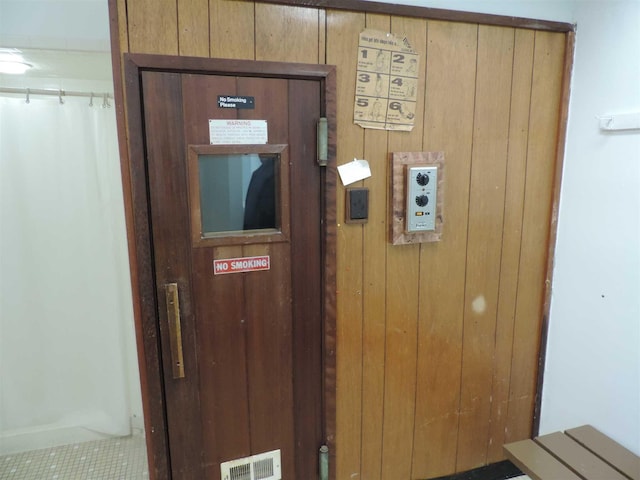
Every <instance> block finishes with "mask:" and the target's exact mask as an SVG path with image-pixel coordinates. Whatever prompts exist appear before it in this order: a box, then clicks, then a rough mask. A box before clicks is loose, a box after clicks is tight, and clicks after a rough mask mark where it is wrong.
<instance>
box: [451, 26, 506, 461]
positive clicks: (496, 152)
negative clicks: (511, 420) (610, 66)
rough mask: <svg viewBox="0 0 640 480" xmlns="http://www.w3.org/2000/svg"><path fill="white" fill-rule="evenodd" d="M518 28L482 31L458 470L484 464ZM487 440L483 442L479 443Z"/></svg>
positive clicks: (479, 35)
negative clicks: (514, 44)
mask: <svg viewBox="0 0 640 480" xmlns="http://www.w3.org/2000/svg"><path fill="white" fill-rule="evenodd" d="M513 41H514V30H513V29H510V28H504V27H488V26H484V25H481V26H480V27H479V29H478V55H477V71H476V91H475V111H474V119H473V153H472V157H471V185H470V189H471V190H470V197H469V223H468V228H467V260H466V261H467V268H466V271H467V273H466V279H465V300H464V325H463V329H464V330H463V332H464V336H463V346H462V377H461V381H462V385H461V398H460V423H459V432H458V453H457V460H456V470H458V471H465V470H471V469H474V468H477V467H481V466H483V465H485V463H486V455H487V440H486V439H487V438H488V436H489V435H488V433H489V432H488V431H489V417H490V409H491V381H492V370H493V355H492V353H490V352H493V351H494V348H495V339H496V335H495V333H496V315H497V304H498V290H499V280H500V255H501V250H502V236H503V235H502V229H503V218H504V209H505V188H506V186H505V183H506V170H507V146H508V142H507V139H508V133H509V106H510V102H511V76H512V62H513ZM480 439H482V440H480Z"/></svg>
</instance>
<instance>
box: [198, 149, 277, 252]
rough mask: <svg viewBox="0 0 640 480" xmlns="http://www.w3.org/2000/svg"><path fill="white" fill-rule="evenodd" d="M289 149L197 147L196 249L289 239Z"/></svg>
mask: <svg viewBox="0 0 640 480" xmlns="http://www.w3.org/2000/svg"><path fill="white" fill-rule="evenodd" d="M287 170H288V161H287V160H286V145H251V146H249V145H243V146H235V145H223V146H221V145H192V146H190V147H189V191H190V195H189V197H190V198H189V200H190V210H191V231H192V240H193V242H194V245H196V246H217V245H234V244H248V243H265V242H276V241H285V240H287V238H288V231H289V225H288V221H289V216H288V200H287V199H288V190H289V189H288V183H287V182H286V178H287Z"/></svg>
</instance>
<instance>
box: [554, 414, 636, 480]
mask: <svg viewBox="0 0 640 480" xmlns="http://www.w3.org/2000/svg"><path fill="white" fill-rule="evenodd" d="M565 433H566V434H567V435H568V436H570V437H571V438H573V439H574V440H575V441H576V442H578V443H579V444H580V445H582V446H583V447H585V448H586V449H587V450H590V451H591V452H593V453H594V454H595V455H597V456H598V457H600V458H601V459H603V460H604V461H605V462H607V463H608V464H609V465H611V466H612V467H613V468H615V469H616V470H618V471H619V472H621V473H622V474H624V475H626V476H627V477H629V478H630V479H631V480H640V457H638V456H637V455H635V454H634V453H633V452H631V451H630V450H627V449H626V448H624V447H623V446H622V445H620V444H619V443H617V442H616V441H615V440H612V439H611V438H609V437H607V436H606V435H605V434H603V433H601V432H600V431H598V430H596V429H595V428H593V427H592V426H591V425H583V426H582V427H578V428H572V429H569V430H566V431H565Z"/></svg>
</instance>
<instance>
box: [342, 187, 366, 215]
mask: <svg viewBox="0 0 640 480" xmlns="http://www.w3.org/2000/svg"><path fill="white" fill-rule="evenodd" d="M346 192H347V201H346V206H347V208H346V210H347V212H346V217H347V218H346V220H345V222H346V223H367V219H368V218H369V189H368V188H347V190H346Z"/></svg>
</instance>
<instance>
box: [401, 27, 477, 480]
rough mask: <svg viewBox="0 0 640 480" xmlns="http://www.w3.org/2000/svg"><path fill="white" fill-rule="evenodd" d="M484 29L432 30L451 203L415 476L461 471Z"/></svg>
mask: <svg viewBox="0 0 640 480" xmlns="http://www.w3.org/2000/svg"><path fill="white" fill-rule="evenodd" d="M477 31H478V27H477V26H476V25H465V24H453V23H447V22H429V26H428V38H427V42H428V43H427V46H428V51H427V73H426V78H427V83H426V108H425V120H424V121H425V127H424V135H425V143H424V149H425V150H428V151H443V152H445V165H446V167H445V187H444V196H445V200H444V207H443V214H444V223H443V233H442V241H440V242H437V243H432V244H425V245H423V246H422V249H421V255H420V265H421V272H420V287H421V290H420V329H419V332H418V333H419V335H418V374H417V392H416V424H415V441H414V455H413V478H431V477H435V476H440V475H446V474H450V473H452V472H454V470H455V460H456V446H457V441H458V437H457V435H458V408H459V396H460V372H461V358H462V317H463V302H464V278H465V255H466V237H467V235H466V234H467V216H468V207H469V174H470V168H471V139H472V135H473V129H472V128H473V102H474V91H475V76H476V49H477Z"/></svg>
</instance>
